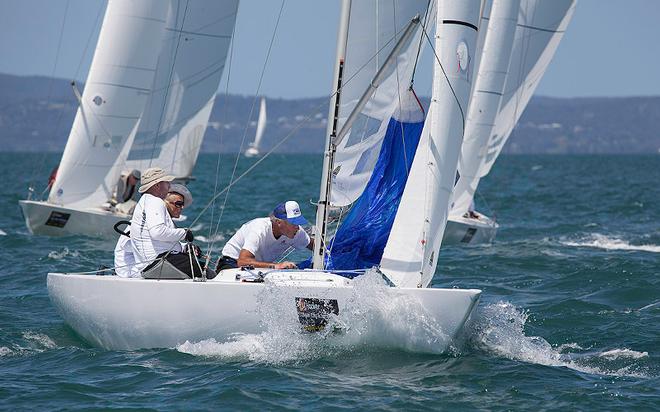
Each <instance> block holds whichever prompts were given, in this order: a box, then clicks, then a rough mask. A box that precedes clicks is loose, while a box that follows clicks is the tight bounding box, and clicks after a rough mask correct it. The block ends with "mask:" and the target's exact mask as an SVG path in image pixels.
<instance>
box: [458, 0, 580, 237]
mask: <svg viewBox="0 0 660 412" xmlns="http://www.w3.org/2000/svg"><path fill="white" fill-rule="evenodd" d="M574 9H575V1H574V0H558V1H543V0H493V2H492V7H491V8H490V10H488V9H487V10H486V14H485V16H484V18H483V20H484V21H483V24H484V26H486V25H487V27H488V29H487V30H483V31H482V36H483V39H480V42H481V44H482V45H483V47H482V52H481V58H480V63H479V68H478V72H477V76H476V81H475V85H474V87H473V90H472V99H471V103H470V109H469V113H468V118H467V125H466V131H465V141H464V143H463V148H462V152H461V159H460V164H459V169H458V171H459V175H460V178H459V179H458V181H457V183H456V187H455V188H454V195H453V206H452V209H451V212H450V215H449V223H448V224H447V230H446V232H445V244H452V243H453V244H457V243H462V244H468V243H469V244H476V243H484V242H490V241H492V239H493V238H494V237H495V233H496V231H497V228H498V225H497V223H496V222H495V221H494V220H493V219H492V218H490V217H488V216H486V215H485V214H483V213H479V212H476V211H475V210H474V207H473V205H474V196H475V193H476V190H477V186H478V185H479V181H480V180H481V178H483V177H485V176H486V175H487V174H488V173H489V172H490V170H491V168H492V167H493V164H494V162H495V160H496V159H497V157H498V155H499V154H500V152H501V151H502V147H504V144H505V143H506V141H507V140H508V138H509V136H510V135H511V132H512V131H513V128H514V127H515V125H516V123H517V122H518V120H519V119H520V116H521V115H522V113H523V111H524V110H525V107H526V106H527V104H528V103H529V100H530V98H531V97H532V95H533V94H534V91H535V90H536V87H537V86H538V84H539V82H540V81H541V78H542V77H543V74H544V73H545V71H546V69H547V67H548V65H549V64H550V61H551V60H552V57H553V56H554V54H555V51H556V50H557V47H558V45H559V42H560V41H561V39H562V37H563V35H564V32H565V30H566V28H567V26H568V24H569V22H570V21H571V18H572V16H573V11H574Z"/></svg>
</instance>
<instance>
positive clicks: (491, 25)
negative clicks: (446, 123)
mask: <svg viewBox="0 0 660 412" xmlns="http://www.w3.org/2000/svg"><path fill="white" fill-rule="evenodd" d="M519 10H520V0H493V4H492V7H491V10H490V18H489V19H488V23H487V24H483V23H482V26H484V29H485V30H483V29H482V34H483V31H485V32H486V33H485V38H484V40H483V48H482V50H481V58H480V63H479V66H478V70H477V75H476V76H475V83H474V87H473V88H472V97H471V98H470V108H469V109H468V115H467V124H466V126H465V139H464V140H463V147H462V149H461V157H460V159H459V166H458V171H459V175H460V179H459V180H458V182H457V184H456V187H455V188H454V204H453V206H452V209H451V212H450V213H451V214H452V215H458V216H462V215H463V214H464V213H466V212H467V211H468V208H469V207H470V204H471V202H472V198H473V197H474V193H475V191H476V189H477V184H478V183H479V177H478V172H479V167H480V166H481V162H482V160H483V159H484V157H485V156H486V150H485V148H486V145H487V143H488V138H489V137H490V133H491V130H492V128H493V126H494V125H495V118H496V117H497V113H498V109H499V107H500V101H501V100H502V93H503V92H504V84H505V82H506V75H507V72H508V68H509V61H510V60H511V52H512V50H513V43H514V42H513V40H514V36H515V34H516V26H517V23H518V13H519Z"/></svg>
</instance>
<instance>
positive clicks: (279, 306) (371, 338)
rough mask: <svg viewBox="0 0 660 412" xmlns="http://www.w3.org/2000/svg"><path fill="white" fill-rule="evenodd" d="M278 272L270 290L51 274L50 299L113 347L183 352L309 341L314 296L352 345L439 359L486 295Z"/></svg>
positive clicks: (82, 329)
mask: <svg viewBox="0 0 660 412" xmlns="http://www.w3.org/2000/svg"><path fill="white" fill-rule="evenodd" d="M275 272H276V273H270V274H268V275H267V276H266V281H265V282H262V283H253V282H242V281H240V280H237V276H236V275H237V274H239V273H245V272H240V269H235V270H226V271H223V272H221V273H220V274H219V275H218V277H217V278H216V279H214V280H212V281H207V282H193V281H192V280H151V279H125V278H119V277H117V276H95V275H91V276H90V275H76V274H60V273H49V274H48V293H49V295H50V298H51V301H52V302H53V304H54V305H55V307H56V308H57V310H58V311H59V312H60V314H61V315H62V317H63V318H64V320H65V322H66V323H67V324H69V325H70V326H71V327H72V328H73V329H74V330H75V331H76V332H77V333H78V334H79V335H80V336H82V337H83V338H84V339H85V340H87V341H88V342H90V343H92V344H94V345H97V346H100V347H103V348H107V349H119V350H124V349H128V350H130V349H138V348H165V347H175V346H177V345H179V344H182V343H185V342H186V341H189V342H199V341H202V340H205V339H211V338H213V339H215V340H216V341H218V342H226V341H230V340H232V339H234V338H236V337H237V336H240V335H243V334H258V333H262V332H266V333H267V332H268V330H269V329H277V330H278V331H281V330H282V329H285V330H290V331H291V333H293V334H295V333H301V336H304V334H305V332H303V328H302V325H301V322H302V320H300V318H299V316H300V313H299V309H298V306H299V305H300V302H299V301H297V300H296V298H305V299H324V300H327V301H336V303H335V304H336V305H337V309H338V313H337V314H336V315H332V316H334V317H332V319H331V320H330V325H333V327H332V329H333V330H337V329H336V327H337V325H340V327H339V330H343V331H344V333H340V334H339V335H342V336H344V337H345V338H346V339H348V340H350V341H351V343H360V342H362V343H366V344H372V345H381V344H382V345H386V346H388V347H389V346H392V345H394V346H400V347H402V348H403V349H421V350H425V351H431V352H443V351H445V350H446V349H447V347H448V345H450V344H451V342H452V340H453V339H455V338H456V336H457V334H458V333H459V332H460V331H461V329H462V328H463V326H464V325H465V323H466V321H467V320H468V318H469V316H470V314H471V313H472V311H473V309H474V308H475V306H476V304H477V302H478V300H479V296H480V294H481V291H479V290H472V289H465V290H461V289H431V288H422V289H416V288H411V289H408V288H395V287H389V286H386V285H385V284H384V283H382V282H380V284H375V285H365V284H364V282H363V281H362V280H361V279H360V278H358V279H356V280H349V279H347V278H344V277H341V276H338V275H335V274H330V273H327V272H318V271H300V270H297V271H275ZM371 276H372V277H374V276H376V275H371ZM361 278H366V277H364V276H362V277H361ZM376 279H378V278H377V276H376ZM361 282H362V283H361ZM303 306H304V305H303ZM273 322H275V323H273ZM333 322H334V323H333ZM287 328H288V329H287ZM333 335H334V334H333ZM355 340H357V342H356V341H355ZM420 346H421V348H420Z"/></svg>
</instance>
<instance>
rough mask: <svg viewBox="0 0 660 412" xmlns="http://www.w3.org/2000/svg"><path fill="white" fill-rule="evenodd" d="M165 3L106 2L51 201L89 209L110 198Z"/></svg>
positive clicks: (153, 58)
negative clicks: (92, 56)
mask: <svg viewBox="0 0 660 412" xmlns="http://www.w3.org/2000/svg"><path fill="white" fill-rule="evenodd" d="M166 6H167V4H166V3H164V2H161V1H159V0H148V1H144V2H132V1H128V0H111V1H109V2H108V6H107V9H106V14H105V17H104V19H103V25H102V28H101V32H100V34H99V40H98V43H97V46H96V50H95V52H94V58H93V59H92V65H91V67H90V71H89V75H88V77H87V81H86V83H85V90H84V92H83V94H82V98H81V105H80V107H79V108H78V111H77V113H76V117H75V120H74V122H73V125H72V128H71V132H70V134H69V139H68V141H67V144H66V147H65V149H64V153H63V154H62V160H61V162H60V166H59V170H58V176H57V179H56V181H55V183H54V185H53V188H52V189H51V192H50V195H49V198H48V201H49V202H50V203H55V204H61V205H67V206H71V207H81V208H88V207H98V206H100V205H101V204H102V203H104V202H106V201H107V200H108V199H110V197H111V195H112V190H113V189H114V185H115V183H116V181H117V178H118V176H119V173H120V172H121V167H120V165H118V164H117V163H118V162H117V159H118V156H120V154H121V153H122V151H123V149H124V146H125V144H126V142H127V141H128V140H130V135H131V133H132V132H133V131H134V130H135V126H136V125H137V124H138V122H139V119H140V116H141V114H142V111H143V110H144V107H145V103H146V101H147V98H148V96H149V93H150V88H151V85H152V83H153V78H154V73H155V69H156V63H157V59H158V52H159V50H160V43H161V39H162V37H163V34H164V27H165V19H166V13H167V7H166ZM136 39H140V41H136Z"/></svg>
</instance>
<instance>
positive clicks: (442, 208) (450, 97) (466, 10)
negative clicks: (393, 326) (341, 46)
mask: <svg viewBox="0 0 660 412" xmlns="http://www.w3.org/2000/svg"><path fill="white" fill-rule="evenodd" d="M480 11H481V1H480V0H470V1H468V0H461V1H440V2H439V4H438V15H437V22H436V39H435V47H434V48H435V53H436V54H437V56H438V58H439V60H440V62H438V61H437V60H436V59H434V71H433V93H432V99H431V106H430V109H429V113H428V115H427V119H426V122H425V124H424V130H423V131H422V135H421V138H420V142H419V145H418V147H417V153H416V154H415V159H414V160H413V163H412V168H411V170H410V175H409V176H408V181H407V183H406V187H405V190H404V192H403V197H402V199H401V203H400V205H399V208H398V211H397V214H396V218H395V219H394V225H393V227H392V231H391V232H390V235H389V239H388V241H387V245H386V246H385V251H384V252H383V257H382V259H381V265H380V268H381V270H382V272H383V273H384V274H385V275H386V276H388V277H389V278H390V280H391V281H392V282H393V283H394V284H395V285H396V286H400V287H426V286H428V285H429V283H430V281H431V278H432V277H433V274H434V272H435V268H436V265H437V261H438V259H437V257H438V252H439V250H440V244H441V242H442V235H443V232H444V228H445V225H446V223H447V214H448V211H449V201H450V198H451V192H452V189H453V186H454V182H455V176H456V167H457V164H458V156H459V153H460V150H461V144H462V141H463V132H464V128H465V119H464V115H465V112H466V111H467V107H468V102H469V98H470V87H471V79H472V71H473V66H474V63H473V60H474V56H475V52H476V50H475V49H476V44H477V31H478V25H479V17H480ZM439 63H441V65H440V64H439Z"/></svg>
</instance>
